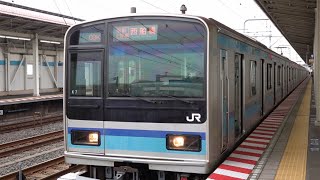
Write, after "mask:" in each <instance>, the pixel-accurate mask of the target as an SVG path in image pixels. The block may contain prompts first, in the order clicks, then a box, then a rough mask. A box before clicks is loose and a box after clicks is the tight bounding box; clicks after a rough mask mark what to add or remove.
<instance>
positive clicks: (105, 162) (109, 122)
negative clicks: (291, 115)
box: [64, 15, 308, 180]
mask: <svg viewBox="0 0 320 180" xmlns="http://www.w3.org/2000/svg"><path fill="white" fill-rule="evenodd" d="M65 41H66V42H65V45H66V47H65V58H66V61H65V62H66V66H65V86H64V87H65V88H64V99H65V101H64V113H65V116H64V125H65V148H66V149H65V160H66V162H68V163H71V164H85V165H89V167H90V168H89V169H88V173H87V174H86V175H85V176H87V177H92V178H97V179H134V180H137V179H139V180H144V179H152V180H156V179H158V180H171V179H172V180H180V179H203V178H205V177H206V174H208V173H210V172H211V171H212V170H213V169H214V167H215V166H216V165H217V163H218V162H219V161H220V160H221V159H222V158H223V157H224V156H225V155H226V154H228V153H229V152H230V151H231V150H232V149H233V148H234V147H235V145H236V143H238V142H239V140H241V138H242V137H245V136H246V135H247V133H248V132H250V131H251V130H252V128H254V127H255V126H256V125H257V124H258V123H259V122H260V120H261V119H262V118H263V117H264V116H265V115H266V114H268V112H270V110H272V109H273V108H274V107H275V106H276V105H277V104H278V103H279V102H280V101H281V100H282V99H283V98H284V97H286V96H287V95H288V93H290V92H291V91H292V90H293V89H294V88H295V87H296V86H297V85H298V84H299V83H300V82H301V81H302V80H303V79H304V78H305V77H306V76H307V74H308V72H307V71H306V70H305V69H304V68H302V67H300V66H299V65H298V64H296V63H294V62H291V61H290V60H288V59H286V58H284V57H282V56H280V55H278V54H276V53H274V52H273V51H271V50H269V49H267V48H266V47H265V46H264V45H262V44H260V43H258V42H256V41H254V40H252V39H250V38H247V37H245V36H243V35H241V34H239V33H237V32H235V31H233V30H232V29H230V28H228V27H226V26H224V25H223V24H220V23H219V22H217V21H214V20H213V19H207V18H202V17H196V16H187V15H130V16H125V17H118V18H110V19H103V20H98V21H92V22H85V23H82V24H78V25H75V26H73V27H71V28H70V29H69V30H68V32H67V35H66V38H65Z"/></svg>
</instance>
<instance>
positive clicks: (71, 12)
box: [64, 0, 77, 24]
mask: <svg viewBox="0 0 320 180" xmlns="http://www.w3.org/2000/svg"><path fill="white" fill-rule="evenodd" d="M64 3H65V4H66V5H67V8H68V10H69V13H70V15H71V17H73V15H72V12H71V10H70V8H69V5H68V3H67V1H66V0H64ZM73 18H74V17H73ZM73 21H74V23H75V24H77V22H76V20H75V19H73Z"/></svg>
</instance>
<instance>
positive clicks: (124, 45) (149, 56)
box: [107, 19, 206, 98]
mask: <svg viewBox="0 0 320 180" xmlns="http://www.w3.org/2000/svg"><path fill="white" fill-rule="evenodd" d="M108 47H109V53H108V54H109V57H108V88H107V89H108V96H109V97H121V96H125V97H128V96H132V97H165V96H175V97H186V98H200V97H204V92H205V90H204V88H205V58H206V30H205V28H204V26H203V25H201V24H200V23H198V22H188V21H175V20H164V19H163V20H159V19H157V20H130V21H117V22H113V23H109V24H108Z"/></svg>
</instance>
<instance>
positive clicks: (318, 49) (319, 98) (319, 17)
mask: <svg viewBox="0 0 320 180" xmlns="http://www.w3.org/2000/svg"><path fill="white" fill-rule="evenodd" d="M315 19H316V22H315V31H314V32H315V33H314V51H313V52H314V57H315V58H314V59H315V60H314V70H313V71H314V72H313V78H314V79H313V80H314V81H313V82H314V93H315V94H314V95H315V100H316V121H315V125H316V126H320V94H319V90H320V82H319V81H320V67H319V65H320V62H319V61H320V29H319V25H320V0H317V8H316V10H315Z"/></svg>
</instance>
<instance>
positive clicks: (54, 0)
mask: <svg viewBox="0 0 320 180" xmlns="http://www.w3.org/2000/svg"><path fill="white" fill-rule="evenodd" d="M53 2H54V4H55V5H56V7H57V9H58V11H59V13H60V14H62V13H61V11H60V8H59V7H58V4H57V2H56V0H53ZM62 19H63V21H64V23H65V24H66V26H68V24H67V22H66V20H65V19H64V17H62Z"/></svg>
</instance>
